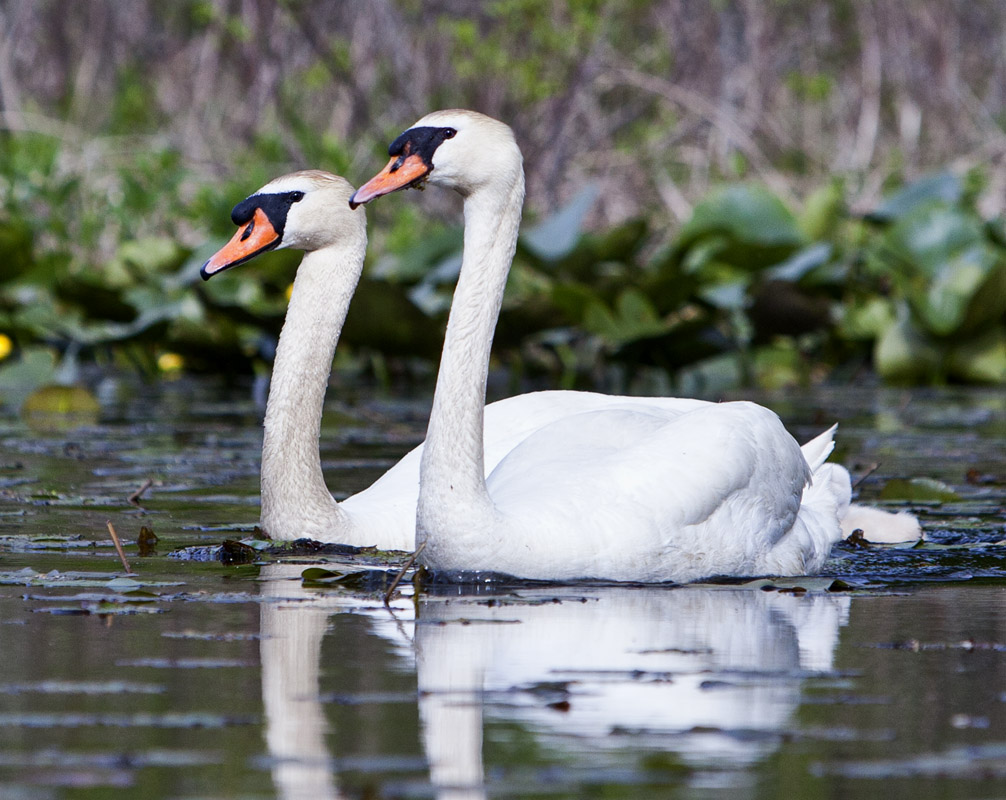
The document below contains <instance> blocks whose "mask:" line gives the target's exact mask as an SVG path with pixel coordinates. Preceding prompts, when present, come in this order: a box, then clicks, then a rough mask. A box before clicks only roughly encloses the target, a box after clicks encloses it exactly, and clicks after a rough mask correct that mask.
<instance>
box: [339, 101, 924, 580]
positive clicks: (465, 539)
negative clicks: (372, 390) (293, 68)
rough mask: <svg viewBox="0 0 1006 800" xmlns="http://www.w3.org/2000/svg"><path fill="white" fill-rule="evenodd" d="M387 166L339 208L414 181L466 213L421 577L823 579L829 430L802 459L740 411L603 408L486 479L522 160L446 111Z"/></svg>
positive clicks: (843, 499) (524, 444)
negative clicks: (494, 372) (486, 437)
mask: <svg viewBox="0 0 1006 800" xmlns="http://www.w3.org/2000/svg"><path fill="white" fill-rule="evenodd" d="M389 154H390V155H391V160H390V161H389V163H388V165H387V166H386V167H385V169H384V170H383V171H382V172H381V173H379V174H378V175H376V176H375V177H374V178H372V179H371V180H370V181H368V182H367V183H366V184H365V185H364V186H362V187H361V188H360V189H359V190H358V191H357V192H356V193H355V194H354V195H353V198H352V200H351V204H352V205H354V206H356V205H358V204H360V203H365V202H368V201H370V200H372V199H374V198H375V197H378V196H380V195H382V194H387V193H389V192H392V191H395V190H397V189H401V188H404V187H407V186H415V185H418V184H421V183H423V182H425V181H429V182H430V183H433V184H437V185H441V186H446V187H449V188H451V189H454V190H456V191H457V192H459V193H460V194H461V195H462V197H464V215H465V246H464V256H463V260H462V266H461V273H460V276H459V278H458V285H457V289H456V290H455V294H454V301H453V303H452V306H451V312H450V319H449V321H448V325H447V335H446V339H445V343H444V352H443V357H442V359H441V363H440V372H439V374H438V377H437V386H436V391H435V394H434V399H433V410H432V413H431V416H430V424H429V429H428V432H427V438H426V443H425V445H424V447H425V449H424V452H423V456H422V466H421V476H420V489H419V500H418V509H417V530H416V540H417V543H425V551H424V553H423V555H422V560H423V562H424V563H425V564H426V565H427V566H429V567H431V568H433V569H439V570H466V571H467V570H472V571H480V570H494V571H499V572H504V573H508V574H511V575H516V576H520V577H525V578H536V579H544V580H565V579H575V578H587V577H593V578H602V579H609V580H616V581H676V582H688V581H694V580H698V579H701V578H706V577H710V576H714V575H745V576H746V575H764V574H773V575H800V574H809V573H814V572H817V571H819V570H820V569H821V567H822V566H823V564H824V562H825V559H826V558H827V557H828V554H829V552H830V551H831V546H832V544H833V543H834V542H836V541H838V540H839V538H840V537H841V535H842V529H841V523H840V520H841V517H843V516H844V515H845V514H846V512H847V510H848V504H849V496H850V487H849V476H848V473H847V472H846V471H845V470H844V469H843V468H841V467H838V466H836V465H827V464H824V463H823V462H824V459H825V458H827V456H828V454H829V453H830V451H831V449H832V443H831V433H832V431H829V432H827V433H826V434H824V435H822V437H819V438H818V440H815V442H812V443H811V444H810V445H809V446H808V457H805V455H804V453H803V452H801V449H800V447H799V445H797V443H796V441H794V439H793V437H792V436H790V435H789V434H788V433H787V432H786V430H785V428H784V427H783V426H782V423H781V422H780V421H779V418H778V417H777V416H776V415H775V414H773V413H772V412H771V411H769V410H768V409H765V408H763V407H761V406H758V405H755V404H753V403H745V402H737V403H723V404H711V403H701V402H698V401H680V400H679V401H660V400H652V401H646V400H644V399H642V398H640V399H637V400H635V401H634V402H627V400H626V399H625V398H608V402H607V404H602V405H601V406H600V407H599V408H597V409H595V410H592V411H589V412H585V413H570V414H567V415H566V416H564V417H562V418H559V419H558V420H557V421H556V422H554V423H552V424H550V425H545V426H543V427H541V428H540V429H538V430H536V431H535V432H534V433H532V434H531V435H529V436H528V437H527V438H525V439H524V440H523V441H521V442H520V444H519V445H517V446H516V447H515V448H514V449H513V450H512V451H511V452H509V453H508V454H507V455H506V457H505V458H503V460H502V461H501V462H500V463H499V464H498V465H497V466H496V467H495V468H494V469H492V470H491V472H490V474H489V476H488V478H486V466H487V465H486V464H485V458H484V454H483V435H482V432H483V404H484V402H485V392H486V379H487V374H488V369H489V355H490V348H491V345H492V338H493V330H494V328H495V325H496V320H497V318H498V316H499V311H500V305H501V303H502V298H503V290H504V286H505V284H506V279H507V274H508V271H509V268H510V263H511V260H512V258H513V254H514V250H515V247H516V242H517V231H518V227H519V224H520V217H521V206H522V204H523V199H524V170H523V159H522V156H521V152H520V149H519V148H518V147H517V143H516V141H515V139H514V136H513V132H512V131H511V130H510V128H509V127H507V126H506V125H504V124H503V123H501V122H498V121H496V120H493V119H491V118H489V117H486V116H484V115H482V114H477V113H475V112H470V111H460V110H453V111H441V112H434V113H433V114H429V115H427V116H426V117H423V118H422V119H421V120H419V121H418V122H417V123H416V124H415V125H414V126H413V127H412V128H410V129H409V130H407V131H405V132H404V133H403V134H402V135H401V136H399V137H398V138H397V139H396V140H395V141H394V142H393V143H392V145H391V146H390V147H389ZM812 472H813V473H814V480H813V482H812V481H811V475H812ZM909 525H910V526H914V527H915V529H916V530H917V523H916V522H915V520H914V519H912V520H911V521H910V523H909Z"/></svg>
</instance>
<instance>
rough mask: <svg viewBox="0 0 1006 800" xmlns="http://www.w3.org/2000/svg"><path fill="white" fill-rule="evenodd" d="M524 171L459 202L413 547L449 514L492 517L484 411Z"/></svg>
mask: <svg viewBox="0 0 1006 800" xmlns="http://www.w3.org/2000/svg"><path fill="white" fill-rule="evenodd" d="M523 201H524V172H523V169H522V167H521V166H520V163H519V161H518V163H517V165H516V169H515V170H514V174H513V177H512V178H510V179H508V180H506V181H497V182H495V183H491V184H488V185H486V186H485V187H483V188H481V189H480V190H479V191H477V192H473V193H472V194H470V195H468V197H467V198H466V199H465V245H464V255H463V258H462V262H461V273H460V275H459V277H458V285H457V288H456V289H455V291H454V300H453V302H452V303H451V312H450V317H449V319H448V322H447V334H446V337H445V339H444V351H443V356H442V357H441V361H440V371H439V373H438V376H437V386H436V390H435V392H434V395H433V409H432V411H431V413H430V423H429V429H428V431H427V436H426V444H425V448H424V451H423V460H422V468H421V472H420V493H419V510H418V516H417V521H418V529H417V543H418V542H422V541H425V539H426V533H427V530H428V529H430V528H436V527H439V525H438V524H437V523H435V522H434V521H433V520H436V519H439V518H440V517H442V516H443V515H444V514H446V513H448V507H450V509H457V510H459V511H461V512H462V513H465V514H466V515H467V514H484V513H489V512H491V509H492V501H491V500H490V498H489V493H488V491H487V489H486V483H485V471H484V469H485V468H484V458H483V409H484V406H485V398H486V380H487V377H488V373H489V356H490V351H491V349H492V341H493V332H494V331H495V328H496V321H497V319H498V318H499V312H500V306H501V305H502V302H503V290H504V288H505V287H506V280H507V274H508V273H509V270H510V264H511V262H512V261H513V255H514V251H515V249H516V247H517V233H518V230H519V228H520V217H521V206H522V205H523Z"/></svg>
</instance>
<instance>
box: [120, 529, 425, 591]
mask: <svg viewBox="0 0 1006 800" xmlns="http://www.w3.org/2000/svg"><path fill="white" fill-rule="evenodd" d="M109 524H111V523H109ZM424 547H426V542H423V543H422V544H421V545H419V547H417V548H416V552H414V553H413V554H412V555H411V556H409V560H408V561H406V562H405V564H404V565H403V566H402V568H401V569H400V570H399V571H398V574H397V575H396V576H395V579H394V580H393V581H392V582H391V586H390V587H388V591H386V592H385V593H384V604H385V605H387V604H388V601H389V600H391V595H393V594H394V593H395V589H397V588H398V584H399V583H400V582H401V580H402V578H403V577H404V575H405V573H406V572H407V571H408V569H409V567H411V566H412V565H413V564H415V563H416V559H417V558H418V557H419V554H420V553H421V552H423V548H424Z"/></svg>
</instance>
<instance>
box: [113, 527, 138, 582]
mask: <svg viewBox="0 0 1006 800" xmlns="http://www.w3.org/2000/svg"><path fill="white" fill-rule="evenodd" d="M106 524H107V525H108V532H109V534H110V535H111V537H112V543H113V544H114V545H115V552H116V553H118V554H119V561H121V562H122V566H123V567H125V568H126V574H127V575H133V574H135V573H134V572H133V570H132V569H131V568H130V566H129V562H128V561H126V551H125V550H123V549H122V542H120V541H119V534H117V533H116V532H115V528H114V527H113V526H112V520H108V522H107V523H106Z"/></svg>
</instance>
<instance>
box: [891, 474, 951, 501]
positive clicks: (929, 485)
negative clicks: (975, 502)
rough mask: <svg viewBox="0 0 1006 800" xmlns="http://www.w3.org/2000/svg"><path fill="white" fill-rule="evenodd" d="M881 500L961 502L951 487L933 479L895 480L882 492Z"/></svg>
mask: <svg viewBox="0 0 1006 800" xmlns="http://www.w3.org/2000/svg"><path fill="white" fill-rule="evenodd" d="M880 499H881V500H906V501H908V502H912V503H952V502H954V501H955V500H960V499H961V498H960V495H959V494H957V492H955V491H954V490H953V489H952V488H951V487H950V486H948V485H947V484H945V483H943V481H938V480H935V479H933V478H909V479H907V480H906V479H904V478H895V479H893V480H890V481H888V482H887V483H886V484H885V486H884V488H883V489H881V491H880Z"/></svg>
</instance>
